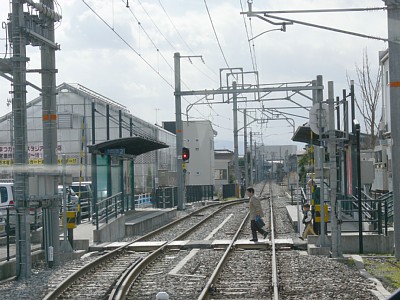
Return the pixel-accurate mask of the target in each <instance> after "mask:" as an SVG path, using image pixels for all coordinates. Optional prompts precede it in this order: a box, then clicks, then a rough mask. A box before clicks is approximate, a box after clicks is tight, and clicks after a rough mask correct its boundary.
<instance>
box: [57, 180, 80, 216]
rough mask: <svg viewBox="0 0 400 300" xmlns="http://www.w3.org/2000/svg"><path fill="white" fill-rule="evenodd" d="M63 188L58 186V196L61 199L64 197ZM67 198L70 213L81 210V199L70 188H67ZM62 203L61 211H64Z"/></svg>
mask: <svg viewBox="0 0 400 300" xmlns="http://www.w3.org/2000/svg"><path fill="white" fill-rule="evenodd" d="M63 190H64V188H63V186H62V185H59V186H58V195H59V196H60V197H61V199H62V196H63ZM65 192H66V197H67V210H70V211H78V210H79V197H78V195H77V194H76V193H75V192H74V191H73V190H72V189H70V188H69V187H68V186H67V187H65ZM62 203H63V202H62V201H61V209H62Z"/></svg>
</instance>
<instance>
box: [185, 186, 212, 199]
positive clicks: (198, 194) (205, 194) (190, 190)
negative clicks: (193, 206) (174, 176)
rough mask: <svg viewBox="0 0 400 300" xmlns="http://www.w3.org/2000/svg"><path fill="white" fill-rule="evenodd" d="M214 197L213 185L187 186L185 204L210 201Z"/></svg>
mask: <svg viewBox="0 0 400 300" xmlns="http://www.w3.org/2000/svg"><path fill="white" fill-rule="evenodd" d="M213 197H214V186H213V185H187V186H186V202H187V203H192V202H197V201H203V200H212V199H213Z"/></svg>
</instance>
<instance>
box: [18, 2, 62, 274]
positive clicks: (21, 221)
mask: <svg viewBox="0 0 400 300" xmlns="http://www.w3.org/2000/svg"><path fill="white" fill-rule="evenodd" d="M11 18H12V19H11V26H12V27H11V33H12V36H11V39H12V44H13V57H12V64H13V65H12V67H13V100H12V112H13V116H14V201H15V210H16V230H15V233H16V269H17V270H16V273H17V277H18V278H20V279H27V278H30V277H31V275H32V269H31V268H32V267H31V265H32V257H31V239H30V225H29V222H28V217H29V208H28V191H29V186H28V177H27V173H26V172H25V171H24V170H25V168H26V166H27V165H28V153H27V151H26V149H27V140H28V139H27V117H26V62H27V61H28V58H27V57H26V43H27V39H26V35H25V34H24V33H23V32H22V26H24V24H25V22H24V9H23V3H22V2H21V1H19V0H13V1H12V16H11ZM57 219H58V218H57Z"/></svg>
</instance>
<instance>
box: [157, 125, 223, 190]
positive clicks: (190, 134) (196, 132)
mask: <svg viewBox="0 0 400 300" xmlns="http://www.w3.org/2000/svg"><path fill="white" fill-rule="evenodd" d="M163 127H164V128H165V129H166V130H168V131H170V132H176V128H175V122H174V121H171V122H163ZM182 129H183V147H187V148H189V150H190V158H189V161H188V162H187V163H185V170H186V173H185V185H214V135H215V134H216V133H215V131H214V130H213V128H212V124H211V122H210V121H208V120H204V121H183V122H182Z"/></svg>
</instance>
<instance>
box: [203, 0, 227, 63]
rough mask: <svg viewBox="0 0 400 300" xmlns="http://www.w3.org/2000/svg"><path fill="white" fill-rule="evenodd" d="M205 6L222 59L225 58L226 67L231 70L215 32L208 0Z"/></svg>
mask: <svg viewBox="0 0 400 300" xmlns="http://www.w3.org/2000/svg"><path fill="white" fill-rule="evenodd" d="M204 5H205V6H206V10H207V13H208V17H209V19H210V22H211V26H212V29H213V31H214V35H215V38H216V39H217V43H218V46H219V50H220V51H221V54H222V57H223V58H224V61H225V64H226V66H227V67H228V68H230V67H229V64H228V61H227V60H226V57H225V53H224V51H223V50H222V46H221V43H220V42H219V38H218V35H217V31H216V30H215V26H214V22H213V20H212V17H211V14H210V10H209V9H208V5H207V1H206V0H204Z"/></svg>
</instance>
